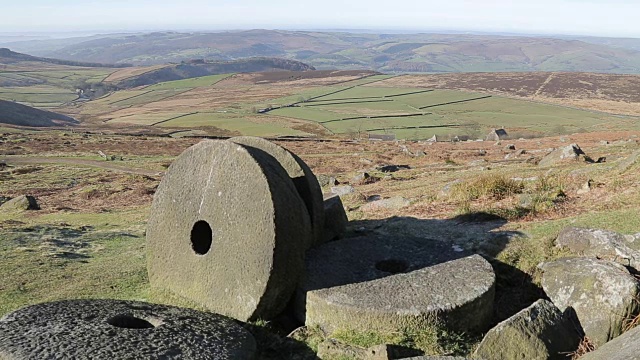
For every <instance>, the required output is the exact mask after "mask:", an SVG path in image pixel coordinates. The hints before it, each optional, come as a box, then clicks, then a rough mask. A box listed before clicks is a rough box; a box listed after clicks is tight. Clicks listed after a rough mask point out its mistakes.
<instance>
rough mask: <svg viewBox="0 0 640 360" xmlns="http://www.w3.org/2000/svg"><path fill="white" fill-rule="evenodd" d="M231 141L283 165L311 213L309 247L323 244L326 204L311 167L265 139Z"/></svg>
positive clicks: (242, 137) (247, 137)
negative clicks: (272, 158) (266, 154)
mask: <svg viewBox="0 0 640 360" xmlns="http://www.w3.org/2000/svg"><path fill="white" fill-rule="evenodd" d="M229 140H230V141H233V142H235V143H238V144H242V145H245V146H250V147H253V148H256V149H260V150H262V151H264V152H266V153H268V154H269V155H271V156H273V157H274V158H275V159H276V160H277V161H278V162H279V163H280V165H282V167H283V168H284V169H285V170H286V171H287V174H289V177H290V178H291V180H292V181H293V185H295V187H296V189H297V190H298V194H299V195H300V197H301V198H302V201H304V204H305V206H306V208H307V211H308V212H309V217H310V218H311V227H312V231H313V238H312V239H309V242H308V244H309V246H308V247H311V246H313V245H317V244H319V243H322V242H323V238H324V237H323V235H322V232H323V227H324V202H323V198H322V189H321V188H320V184H318V179H317V178H316V176H315V175H314V174H313V172H312V171H311V169H309V166H307V164H305V162H304V161H302V159H300V158H299V157H298V156H296V155H295V154H293V153H291V152H290V151H288V150H287V149H285V148H283V147H280V146H278V145H276V144H274V143H272V142H269V141H267V140H265V139H263V138H259V137H253V136H239V137H234V138H231V139H229Z"/></svg>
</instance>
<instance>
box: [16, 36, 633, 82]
mask: <svg viewBox="0 0 640 360" xmlns="http://www.w3.org/2000/svg"><path fill="white" fill-rule="evenodd" d="M638 44H639V43H638V40H636V39H608V38H587V37H581V38H578V37H573V38H572V37H555V38H554V37H534V36H529V37H526V36H498V35H471V34H373V33H344V32H342V33H341V32H311V31H274V30H250V31H229V32H216V33H202V32H201V33H177V32H155V33H144V34H112V35H104V36H102V37H100V36H92V37H87V38H84V39H83V38H75V39H73V40H72V41H71V40H69V41H60V40H56V42H47V41H46V40H37V41H23V42H14V43H11V46H12V48H14V49H17V50H18V51H28V52H29V53H31V54H35V55H38V56H46V57H54V58H60V59H65V60H69V61H84V62H91V63H118V64H120V63H132V64H136V65H154V64H164V63H168V62H181V61H185V60H189V59H194V58H201V59H206V60H208V61H231V60H237V59H243V58H249V57H279V58H287V59H292V60H298V61H303V62H305V63H307V64H309V65H312V66H314V67H316V68H318V69H371V70H377V71H383V72H431V73H438V72H495V71H581V72H602V73H626V74H637V73H640V46H639V45H638Z"/></svg>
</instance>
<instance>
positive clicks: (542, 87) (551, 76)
mask: <svg viewBox="0 0 640 360" xmlns="http://www.w3.org/2000/svg"><path fill="white" fill-rule="evenodd" d="M554 77H556V73H551V74H549V76H548V77H547V79H546V80H545V81H544V82H543V83H542V85H540V87H539V88H538V90H536V92H535V94H533V97H536V96H539V95H540V94H541V93H542V90H544V87H545V86H547V84H549V83H550V82H551V80H553V78H554Z"/></svg>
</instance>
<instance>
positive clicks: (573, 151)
mask: <svg viewBox="0 0 640 360" xmlns="http://www.w3.org/2000/svg"><path fill="white" fill-rule="evenodd" d="M580 160H582V161H588V160H590V158H589V157H588V156H586V154H585V153H584V151H582V149H581V148H580V146H578V144H571V145H569V146H565V147H561V148H558V149H555V150H553V151H552V152H551V153H549V154H548V155H547V156H545V157H543V158H542V160H540V162H539V163H538V165H539V166H551V165H555V164H558V163H562V162H570V161H580Z"/></svg>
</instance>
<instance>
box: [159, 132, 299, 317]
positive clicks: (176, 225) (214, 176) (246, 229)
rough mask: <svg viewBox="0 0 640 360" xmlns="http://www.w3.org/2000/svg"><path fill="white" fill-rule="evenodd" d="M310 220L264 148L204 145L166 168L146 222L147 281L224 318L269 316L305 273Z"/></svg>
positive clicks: (223, 144)
mask: <svg viewBox="0 0 640 360" xmlns="http://www.w3.org/2000/svg"><path fill="white" fill-rule="evenodd" d="M310 237H311V227H310V220H309V216H308V215H307V211H306V209H305V206H304V203H303V202H302V200H301V199H300V196H299V195H298V192H297V191H296V188H295V187H294V185H293V183H292V182H291V179H290V178H289V176H288V175H287V173H286V171H285V170H284V169H283V168H282V166H280V164H279V163H278V162H277V161H276V160H275V159H274V158H273V157H271V156H270V155H268V154H267V153H265V152H264V151H262V150H259V149H256V148H252V147H245V146H243V145H239V144H236V143H233V142H229V141H204V142H201V143H199V144H197V145H194V146H192V147H191V148H189V149H187V150H186V151H185V152H184V153H182V154H181V155H180V156H179V157H178V158H177V159H176V160H175V161H174V162H173V164H172V165H171V167H169V170H168V171H167V173H166V175H165V176H164V178H163V180H162V182H161V183H160V186H159V187H158V191H157V192H156V195H155V197H154V200H153V205H152V207H151V215H150V217H149V222H148V225H147V253H148V260H147V261H148V263H147V266H148V272H149V281H150V283H151V286H152V287H154V288H159V289H164V290H169V291H170V292H173V293H175V294H177V295H179V296H182V297H185V298H187V299H191V300H193V301H195V302H196V303H198V304H200V305H202V306H205V307H206V308H208V309H210V310H212V311H215V312H217V313H220V314H224V315H227V316H231V317H233V318H236V319H239V320H250V319H251V320H252V319H258V318H261V319H269V318H271V317H273V316H275V315H277V314H278V313H279V312H280V311H282V310H283V308H284V307H285V305H286V303H287V301H288V300H289V299H290V297H291V295H292V293H293V291H294V289H295V287H296V284H297V283H298V280H299V274H301V273H302V270H303V268H304V251H305V248H306V244H305V240H306V239H309V238H310Z"/></svg>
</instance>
